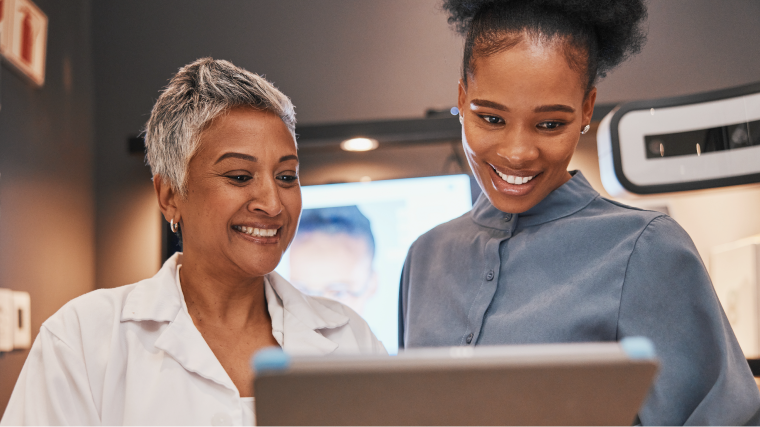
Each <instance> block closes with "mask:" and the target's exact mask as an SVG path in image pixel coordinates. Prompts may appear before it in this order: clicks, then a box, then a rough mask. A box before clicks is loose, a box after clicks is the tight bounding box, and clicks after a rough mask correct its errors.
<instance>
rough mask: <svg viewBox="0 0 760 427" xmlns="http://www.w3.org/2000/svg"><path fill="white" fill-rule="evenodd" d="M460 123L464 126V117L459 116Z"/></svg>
mask: <svg viewBox="0 0 760 427" xmlns="http://www.w3.org/2000/svg"><path fill="white" fill-rule="evenodd" d="M459 123H461V124H464V115H462V114H460V115H459Z"/></svg>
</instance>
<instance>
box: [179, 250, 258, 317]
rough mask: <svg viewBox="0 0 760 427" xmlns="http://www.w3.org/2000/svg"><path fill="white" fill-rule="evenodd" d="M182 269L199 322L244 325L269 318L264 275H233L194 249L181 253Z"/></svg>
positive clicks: (190, 305) (185, 290)
mask: <svg viewBox="0 0 760 427" xmlns="http://www.w3.org/2000/svg"><path fill="white" fill-rule="evenodd" d="M182 258H183V259H182V262H183V264H182V268H181V269H180V271H179V275H180V283H181V286H182V293H183V294H184V297H185V303H186V304H187V309H188V311H189V312H190V315H191V317H192V318H193V320H194V321H195V322H196V323H204V324H207V325H216V326H225V327H228V328H244V327H246V326H248V325H251V324H253V323H256V322H257V321H261V320H264V319H266V320H267V321H268V320H269V311H268V309H267V303H266V296H265V293H264V277H263V276H259V277H242V276H237V277H236V276H232V275H230V274H229V271H227V272H222V271H219V270H220V268H219V267H218V265H217V267H216V268H213V267H212V266H211V265H207V264H208V263H204V262H203V261H202V260H203V259H208V258H206V257H200V259H199V257H194V256H193V254H192V252H191V253H185V254H183V257H182Z"/></svg>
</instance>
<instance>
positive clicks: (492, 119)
mask: <svg viewBox="0 0 760 427" xmlns="http://www.w3.org/2000/svg"><path fill="white" fill-rule="evenodd" d="M480 117H481V118H482V119H483V120H485V121H486V122H488V123H489V124H492V125H498V124H501V123H504V120H502V119H501V117H497V116H489V115H487V114H484V115H482V116H480Z"/></svg>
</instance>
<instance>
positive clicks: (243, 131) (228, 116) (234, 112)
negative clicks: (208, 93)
mask: <svg viewBox="0 0 760 427" xmlns="http://www.w3.org/2000/svg"><path fill="white" fill-rule="evenodd" d="M230 150H236V151H240V152H246V153H248V154H251V155H253V156H255V157H257V158H258V157H262V156H264V155H265V154H266V153H269V152H271V153H276V154H278V155H283V154H295V152H296V143H295V139H294V138H293V135H292V134H291V133H290V130H289V129H288V127H287V126H286V125H285V123H284V122H283V121H282V120H281V119H280V117H279V116H277V115H276V114H274V113H272V112H270V111H264V110H256V109H253V108H249V107H239V108H232V109H230V110H228V111H226V112H224V113H222V114H220V115H219V116H218V117H216V118H214V119H213V120H212V121H211V123H209V125H208V126H207V127H206V129H204V130H203V131H202V132H201V135H200V146H199V147H198V152H197V154H198V156H203V155H206V156H214V155H216V154H218V153H220V152H226V151H230Z"/></svg>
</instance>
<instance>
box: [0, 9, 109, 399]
mask: <svg viewBox="0 0 760 427" xmlns="http://www.w3.org/2000/svg"><path fill="white" fill-rule="evenodd" d="M35 2H36V3H37V5H39V6H40V8H41V9H42V10H43V11H44V12H45V13H46V14H47V15H48V16H49V18H50V23H49V27H48V30H49V35H48V54H47V76H46V82H45V86H44V87H43V88H42V89H36V88H33V87H32V86H31V85H28V84H27V83H26V82H25V81H24V80H22V79H21V78H20V77H19V76H18V75H17V74H15V73H13V72H11V71H10V70H9V69H8V68H7V67H6V66H3V67H2V69H0V73H2V83H0V104H1V105H2V108H1V109H0V287H4V288H10V289H14V290H19V291H27V292H29V293H30V294H31V297H32V331H33V332H32V333H33V334H34V335H36V334H37V331H39V328H40V325H41V324H42V322H43V321H45V319H47V318H48V317H50V316H51V315H52V314H53V313H55V312H56V311H57V310H58V309H59V308H61V306H62V305H64V304H65V303H66V302H67V301H69V300H70V299H72V298H74V297H76V296H78V295H81V294H83V293H85V292H88V291H91V290H93V289H95V280H94V279H95V235H94V227H93V223H94V221H95V201H94V198H93V185H92V176H93V161H92V159H93V136H92V133H93V132H92V129H93V127H92V112H93V109H92V103H93V82H92V64H91V53H90V2H89V1H88V0H68V1H66V2H61V1H58V0H35ZM27 353H28V352H27V351H14V352H12V353H8V354H5V355H3V356H2V357H0V413H2V412H3V411H5V405H6V403H7V401H8V398H9V397H10V394H11V391H12V390H13V385H14V384H15V383H16V378H17V377H18V374H19V372H20V371H21V366H22V365H23V363H24V360H25V359H26V355H27Z"/></svg>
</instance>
